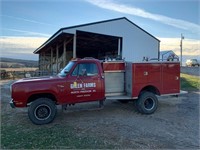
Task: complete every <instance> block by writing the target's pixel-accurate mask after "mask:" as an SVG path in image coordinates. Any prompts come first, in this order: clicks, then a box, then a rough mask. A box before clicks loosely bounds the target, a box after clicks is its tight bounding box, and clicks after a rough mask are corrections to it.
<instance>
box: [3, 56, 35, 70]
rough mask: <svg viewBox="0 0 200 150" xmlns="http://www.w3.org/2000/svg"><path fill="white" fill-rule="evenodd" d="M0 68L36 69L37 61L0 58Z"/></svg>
mask: <svg viewBox="0 0 200 150" xmlns="http://www.w3.org/2000/svg"><path fill="white" fill-rule="evenodd" d="M0 65H1V68H21V67H38V61H35V60H23V59H13V58H5V57H1V58H0Z"/></svg>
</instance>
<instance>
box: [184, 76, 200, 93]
mask: <svg viewBox="0 0 200 150" xmlns="http://www.w3.org/2000/svg"><path fill="white" fill-rule="evenodd" d="M181 89H182V90H187V91H196V90H200V77H199V76H192V75H188V74H183V73H181Z"/></svg>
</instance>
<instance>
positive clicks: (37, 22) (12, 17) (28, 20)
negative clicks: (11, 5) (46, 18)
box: [0, 15, 57, 27]
mask: <svg viewBox="0 0 200 150" xmlns="http://www.w3.org/2000/svg"><path fill="white" fill-rule="evenodd" d="M0 16H2V17H7V18H11V19H15V20H20V21H25V22H30V23H35V24H41V25H48V26H54V25H52V24H49V23H44V22H39V21H36V20H30V19H25V18H20V17H15V16H9V15H0ZM54 27H57V26H54Z"/></svg>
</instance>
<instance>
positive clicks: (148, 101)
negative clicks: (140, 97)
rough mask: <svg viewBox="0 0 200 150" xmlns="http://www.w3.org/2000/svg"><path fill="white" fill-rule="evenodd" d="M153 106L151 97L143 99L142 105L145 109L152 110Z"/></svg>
mask: <svg viewBox="0 0 200 150" xmlns="http://www.w3.org/2000/svg"><path fill="white" fill-rule="evenodd" d="M154 106H155V103H154V100H153V99H152V98H147V99H146V100H145V101H144V107H145V109H147V110H152V109H153V108H154Z"/></svg>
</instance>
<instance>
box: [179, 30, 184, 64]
mask: <svg viewBox="0 0 200 150" xmlns="http://www.w3.org/2000/svg"><path fill="white" fill-rule="evenodd" d="M183 39H184V36H183V34H182V33H181V44H180V47H181V60H180V62H181V66H182V52H183Z"/></svg>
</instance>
